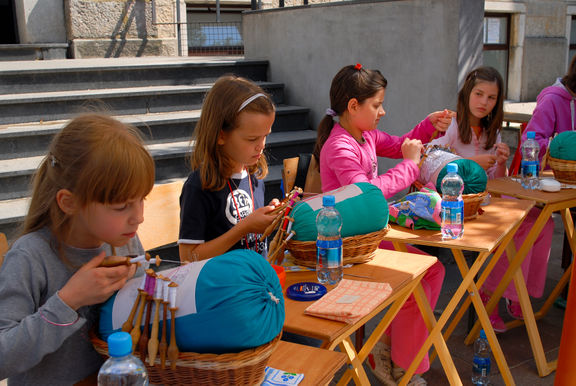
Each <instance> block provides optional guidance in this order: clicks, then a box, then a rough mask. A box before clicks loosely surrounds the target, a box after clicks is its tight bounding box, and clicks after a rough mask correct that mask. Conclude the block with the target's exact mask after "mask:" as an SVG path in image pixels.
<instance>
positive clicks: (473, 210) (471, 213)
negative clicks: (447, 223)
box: [462, 192, 488, 220]
mask: <svg viewBox="0 0 576 386" xmlns="http://www.w3.org/2000/svg"><path fill="white" fill-rule="evenodd" d="M487 195H488V192H481V193H475V194H463V195H462V201H464V220H472V219H475V218H476V217H477V216H478V213H480V214H482V213H483V210H482V209H481V208H480V205H481V204H482V201H484V199H485V198H486V196H487Z"/></svg>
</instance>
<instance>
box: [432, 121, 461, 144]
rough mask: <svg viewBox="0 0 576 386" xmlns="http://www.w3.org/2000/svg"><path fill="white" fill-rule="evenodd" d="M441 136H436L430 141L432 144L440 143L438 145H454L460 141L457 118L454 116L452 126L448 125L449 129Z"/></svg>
mask: <svg viewBox="0 0 576 386" xmlns="http://www.w3.org/2000/svg"><path fill="white" fill-rule="evenodd" d="M442 134H444V135H443V136H441V137H438V138H435V139H433V140H432V141H430V145H438V146H444V147H446V146H450V147H452V146H454V144H455V143H457V142H456V141H458V138H459V137H458V123H457V122H456V119H455V118H452V122H451V123H450V126H448V129H447V130H446V132H445V133H442Z"/></svg>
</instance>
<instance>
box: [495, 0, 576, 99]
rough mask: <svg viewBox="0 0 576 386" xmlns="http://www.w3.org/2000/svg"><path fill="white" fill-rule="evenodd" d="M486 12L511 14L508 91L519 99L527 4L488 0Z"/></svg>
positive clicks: (511, 95)
mask: <svg viewBox="0 0 576 386" xmlns="http://www.w3.org/2000/svg"><path fill="white" fill-rule="evenodd" d="M574 8H576V7H574ZM484 12H485V13H508V14H510V37H509V39H510V41H509V46H510V51H509V52H508V77H507V78H508V90H507V91H508V99H511V100H517V101H519V100H520V95H521V88H522V60H523V57H524V37H525V34H526V5H524V3H516V2H512V1H486V2H485V3H484ZM566 56H568V54H566Z"/></svg>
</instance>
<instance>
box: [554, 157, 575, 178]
mask: <svg viewBox="0 0 576 386" xmlns="http://www.w3.org/2000/svg"><path fill="white" fill-rule="evenodd" d="M548 165H550V167H551V168H552V171H553V172H554V178H555V179H556V180H557V181H559V182H564V183H565V184H576V161H570V160H565V159H559V158H553V157H550V155H548Z"/></svg>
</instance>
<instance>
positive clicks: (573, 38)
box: [568, 15, 576, 63]
mask: <svg viewBox="0 0 576 386" xmlns="http://www.w3.org/2000/svg"><path fill="white" fill-rule="evenodd" d="M574 55H576V15H572V21H571V23H570V48H569V49H568V63H570V61H571V60H572V58H573V57H574Z"/></svg>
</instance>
